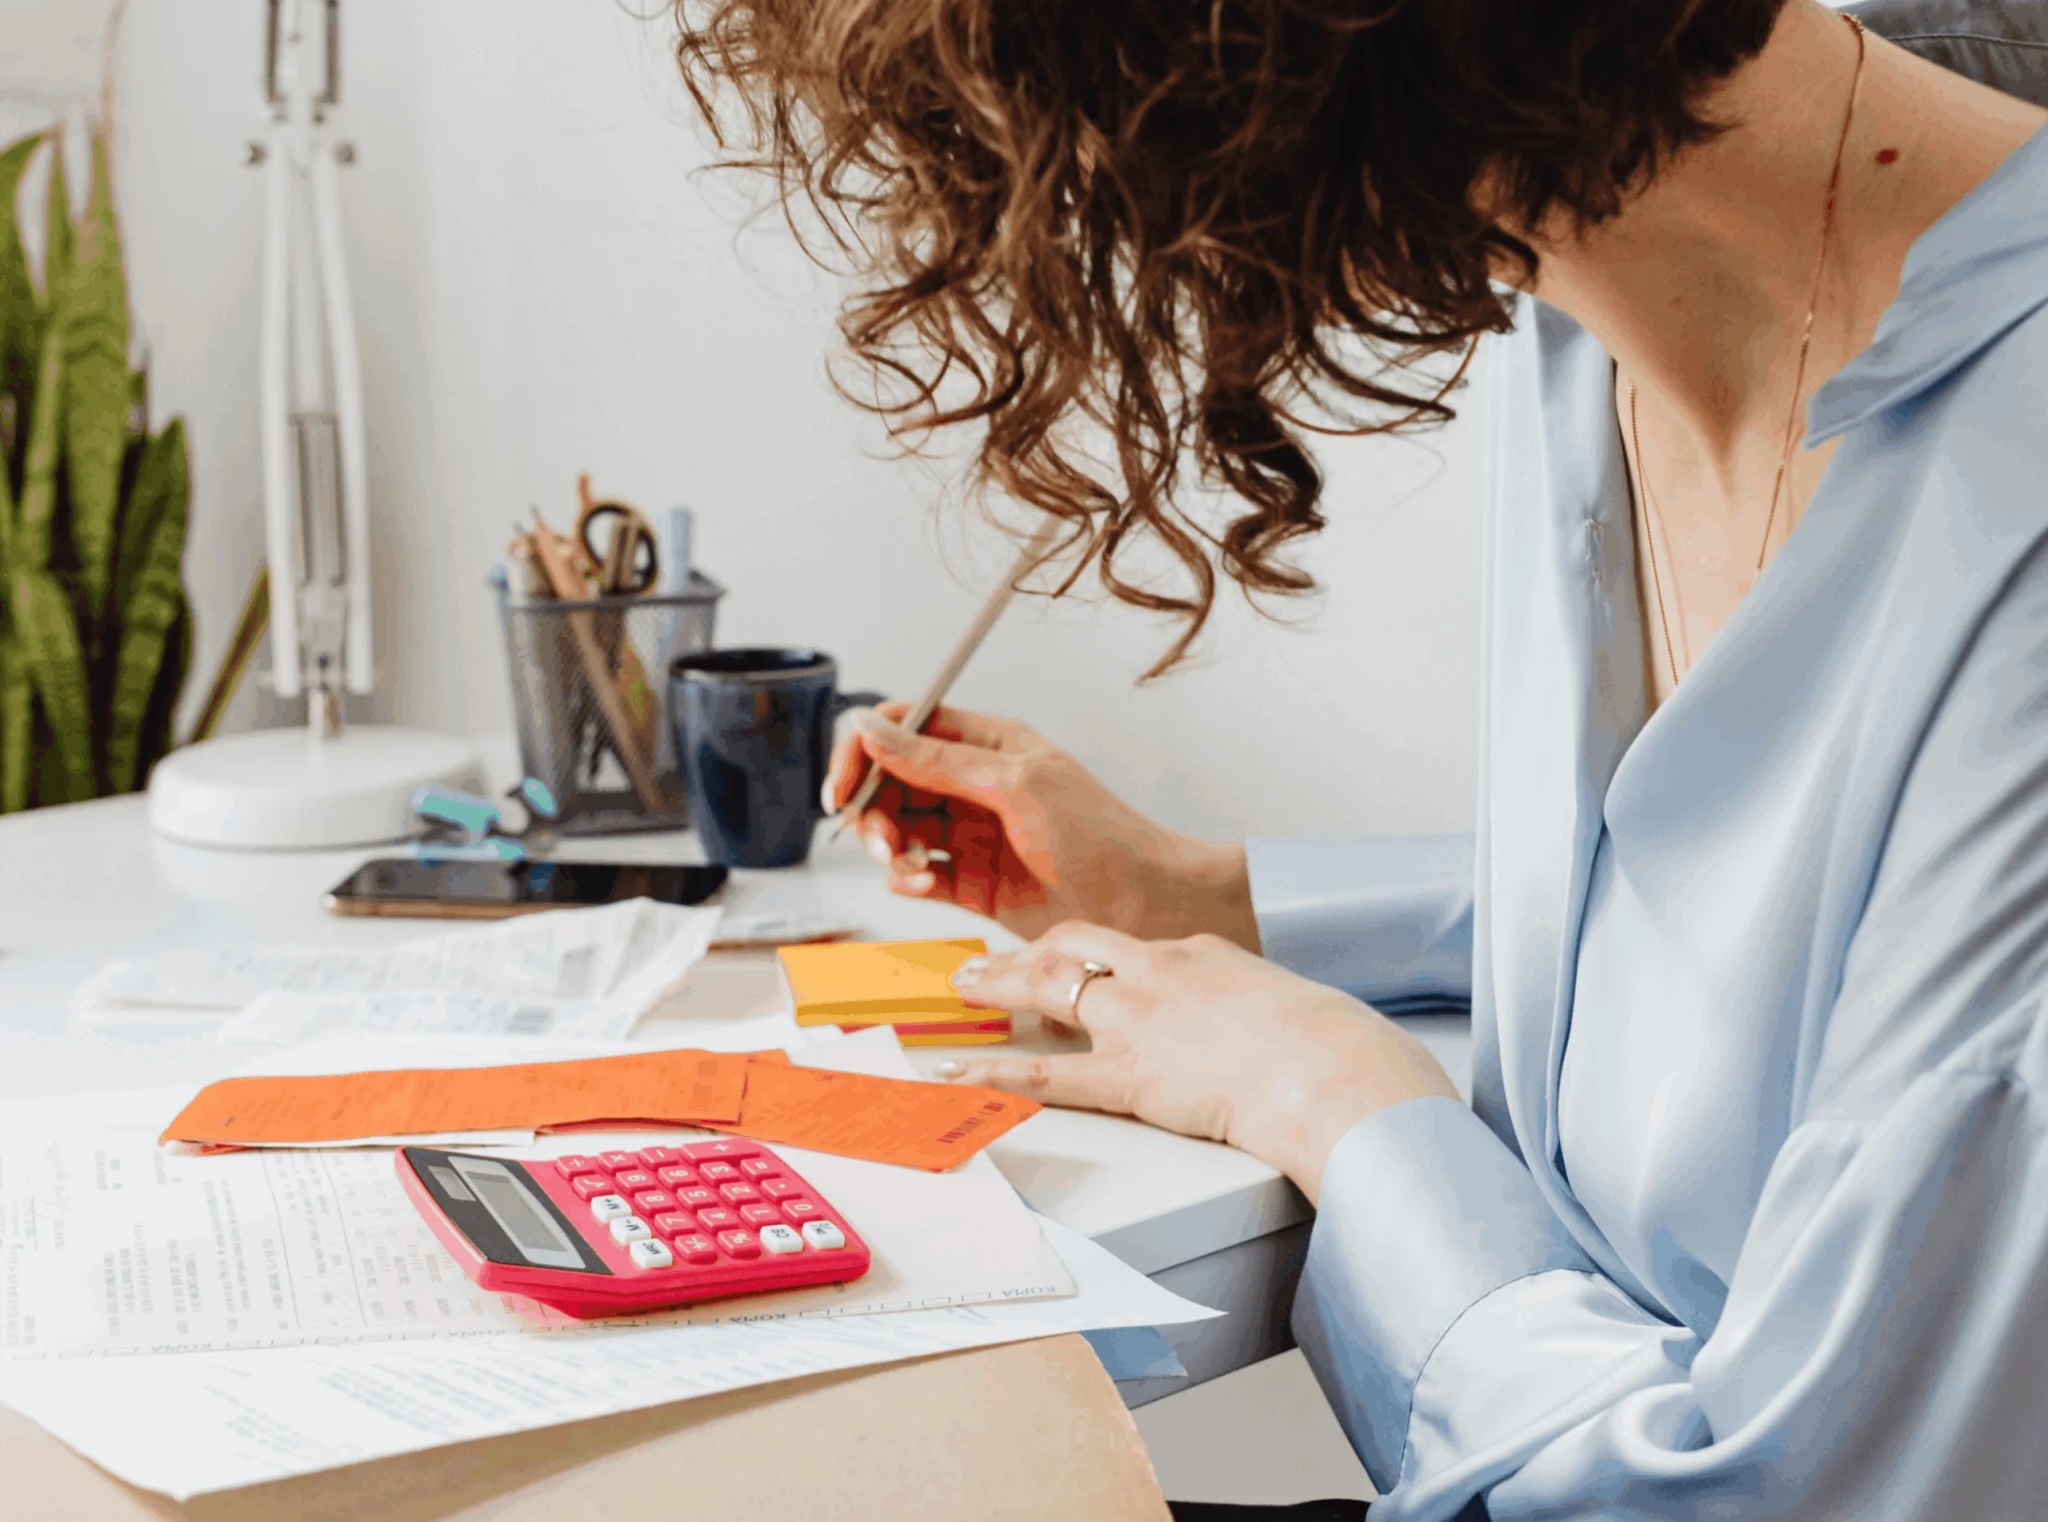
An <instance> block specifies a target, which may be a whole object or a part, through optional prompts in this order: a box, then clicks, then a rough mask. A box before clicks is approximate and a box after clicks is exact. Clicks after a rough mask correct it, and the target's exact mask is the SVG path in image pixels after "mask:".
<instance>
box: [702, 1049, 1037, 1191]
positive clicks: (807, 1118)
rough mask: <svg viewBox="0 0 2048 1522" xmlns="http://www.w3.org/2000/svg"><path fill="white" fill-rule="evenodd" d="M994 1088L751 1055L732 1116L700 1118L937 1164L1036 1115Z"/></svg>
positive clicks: (872, 1155) (782, 1138)
mask: <svg viewBox="0 0 2048 1522" xmlns="http://www.w3.org/2000/svg"><path fill="white" fill-rule="evenodd" d="M1039 1108H1040V1106H1039V1105H1037V1104H1036V1103H1034V1102H1033V1101H1031V1100H1029V1099H1020V1098H1018V1097H1017V1096H1016V1095H1015V1094H1005V1093H1003V1092H1002V1091H1001V1090H1000V1089H983V1088H974V1087H972V1086H966V1085H959V1084H949V1083H918V1082H913V1081H911V1080H909V1079H903V1078H875V1077H872V1076H870V1075H868V1074H865V1073H833V1072H826V1071H823V1070H821V1069H818V1068H800V1067H790V1066H786V1065H784V1064H781V1063H775V1062H760V1061H756V1062H753V1063H751V1064H749V1066H748V1068H747V1092H746V1097H745V1099H744V1100H743V1101H742V1102H741V1105H740V1118H739V1121H738V1123H737V1124H721V1123H716V1122H706V1123H705V1127H706V1129H707V1130H712V1131H732V1132H736V1133H738V1134H739V1135H742V1136H751V1137H753V1138H755V1139H756V1140H757V1141H765V1142H780V1143H782V1144H784V1145H786V1146H791V1147H808V1148H810V1149H811V1150H812V1151H814V1152H832V1153H837V1154H838V1155H839V1156H841V1157H859V1158H865V1159H867V1160H868V1161H869V1162H876V1163H896V1164H899V1165H901V1166H903V1167H906V1168H927V1169H930V1170H931V1171H933V1172H941V1171H943V1170H945V1169H947V1168H951V1167H954V1166H956V1165H957V1164H959V1163H961V1162H964V1161H965V1160H966V1159H968V1158H970V1157H972V1156H974V1154H975V1153H977V1152H979V1151H980V1150H981V1149H982V1148H983V1147H986V1146H987V1145H988V1144H989V1143H990V1142H992V1141H994V1140H995V1139H996V1138H997V1137H999V1136H1001V1135H1002V1134H1003V1133H1004V1132H1006V1131H1008V1130H1010V1129H1011V1128H1012V1127H1014V1126H1016V1125H1017V1124H1018V1123H1019V1122H1020V1121H1025V1120H1029V1119H1030V1118H1031V1117H1032V1116H1034V1115H1036V1114H1037V1113H1038V1111H1039Z"/></svg>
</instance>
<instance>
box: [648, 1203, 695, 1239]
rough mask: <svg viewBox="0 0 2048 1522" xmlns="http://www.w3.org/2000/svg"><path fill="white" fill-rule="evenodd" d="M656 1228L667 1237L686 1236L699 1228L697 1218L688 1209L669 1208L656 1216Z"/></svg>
mask: <svg viewBox="0 0 2048 1522" xmlns="http://www.w3.org/2000/svg"><path fill="white" fill-rule="evenodd" d="M654 1229H655V1230H656V1231H658V1232H660V1233H661V1234H662V1235H663V1236H665V1237H685V1236H688V1235H689V1234H690V1233H691V1232H693V1231H695V1230H696V1229H697V1218H696V1217H695V1216H693V1215H691V1214H690V1212H689V1211H687V1210H668V1211H664V1212H662V1213H661V1214H660V1215H658V1216H656V1217H655V1218H654Z"/></svg>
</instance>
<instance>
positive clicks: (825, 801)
mask: <svg viewBox="0 0 2048 1522" xmlns="http://www.w3.org/2000/svg"><path fill="white" fill-rule="evenodd" d="M818 805H819V807H820V808H822V809H824V811H825V814H826V816H827V817H828V818H829V817H830V816H831V815H833V814H836V813H838V812H839V800H838V799H837V798H835V797H833V796H832V779H831V778H830V777H827V778H826V779H825V785H824V786H823V787H821V788H819V789H818Z"/></svg>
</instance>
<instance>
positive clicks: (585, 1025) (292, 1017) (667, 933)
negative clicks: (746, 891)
mask: <svg viewBox="0 0 2048 1522" xmlns="http://www.w3.org/2000/svg"><path fill="white" fill-rule="evenodd" d="M719 914H720V911H719V910H718V909H716V908H683V907H681V906H680V905H676V904H660V903H655V902H654V901H652V900H651V899H644V898H642V899H632V900H629V901H627V902H625V903H620V904H608V905H605V906H603V907H600V908H589V909H558V910H551V911H549V912H547V913H544V914H530V915H522V916H519V917H517V918H514V919H509V920H502V921H498V922H496V923H494V924H489V925H480V926H472V927H468V928H465V929H461V930H451V931H446V932H443V933H441V934H438V935H431V936H423V937H421V938H419V939H417V940H411V941H405V942H401V943H400V944H398V945H395V946H375V947H335V946H239V947H219V948H213V949H209V950H201V951H173V952H166V953H163V954H161V955H158V956H150V957H140V958H136V959H133V960H130V961H121V962H113V963H110V964H108V966H106V967H105V968H103V969H102V970H101V971H100V972H99V973H98V975H96V976H95V977H93V978H91V979H88V980H87V982H86V983H85V984H84V985H83V986H82V987H81V988H80V989H79V990H78V993H77V995H76V996H75V998H74V1000H73V1011H74V1014H75V1015H76V1016H77V1018H79V1019H80V1020H85V1021H95V1020H101V1021H104V1020H111V1019H122V1018H131V1017H133V1016H135V1015H138V1014H145V1015H149V1014H153V1015H162V1014H165V1013H170V1012H178V1011H183V1012H187V1013H191V1014H198V1015H213V1016H227V1015H232V1016H234V1017H235V1018H233V1019H232V1020H229V1021H228V1022H227V1023H226V1024H225V1025H224V1026H223V1027H222V1029H221V1031H220V1034H221V1036H222V1037H223V1039H231V1040H246V1041H277V1042H290V1041H297V1040H302V1039H304V1038H307V1037H310V1036H315V1035H321V1034H327V1033H333V1032H339V1031H363V1032H374V1033H401V1032H404V1033H416V1034H428V1035H433V1034H445V1035H492V1036H548V1037H575V1038H581V1039H587V1040H616V1039H618V1038H620V1037H623V1036H624V1035H625V1034H626V1033H627V1032H628V1031H630V1030H631V1029H632V1028H633V1025H634V1023H635V1022H637V1021H638V1020H639V1018H640V1017H641V1016H642V1015H643V1014H645V1013H646V1012H647V1010H648V1008H649V1007H650V1006H652V1005H653V1004H654V1003H655V1001H656V1000H658V999H659V998H660V997H661V995H662V993H663V992H664V991H665V990H666V989H667V988H668V987H669V986H670V985H671V984H673V983H674V982H675V981H676V980H677V979H679V978H681V977H682V976H683V975H684V974H685V973H687V972H688V971H689V969H690V967H691V966H692V965H693V964H694V963H695V962H696V961H697V960H698V958H700V957H702V956H703V955H704V953H705V951H706V950H707V949H708V948H709V947H710V945H711V939H712V937H713V935H714V934H715V933H716V932H717V929H718V923H719Z"/></svg>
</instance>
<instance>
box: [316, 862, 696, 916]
mask: <svg viewBox="0 0 2048 1522" xmlns="http://www.w3.org/2000/svg"><path fill="white" fill-rule="evenodd" d="M725 877H726V869H725V868H724V867H685V866H676V865H672V864H668V863H646V864H639V863H624V862H597V861H512V862H503V861H410V860H406V859H403V858H395V859H392V860H387V861H372V862H365V863H364V864H363V865H362V866H361V867H359V868H357V869H356V870H355V871H354V872H353V873H351V874H350V875H349V877H348V879H347V881H345V882H343V883H342V884H341V885H340V886H338V887H337V888H336V889H335V890H334V892H333V894H332V895H331V897H332V898H333V899H334V901H335V907H337V908H342V909H349V908H370V907H373V906H376V905H386V904H388V905H397V904H409V905H420V906H422V907H423V908H425V907H427V906H440V907H443V908H451V909H455V908H469V909H477V910H487V909H491V908H497V909H502V910H506V911H511V912H517V911H518V910H521V909H567V908H570V907H572V906H575V905H578V904H611V903H617V902H618V901H619V900H621V899H628V898H651V899H655V900H658V901H659V902H661V903H665V904H701V903H703V902H704V901H705V900H706V899H708V898H709V897H711V895H712V894H714V893H716V892H717V891H718V890H719V888H720V887H721V886H722V885H723V884H724V882H725Z"/></svg>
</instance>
